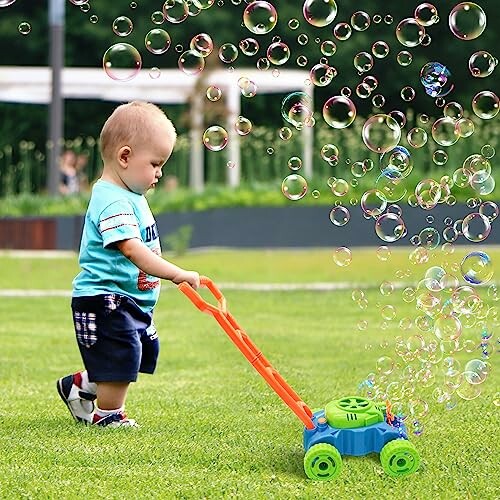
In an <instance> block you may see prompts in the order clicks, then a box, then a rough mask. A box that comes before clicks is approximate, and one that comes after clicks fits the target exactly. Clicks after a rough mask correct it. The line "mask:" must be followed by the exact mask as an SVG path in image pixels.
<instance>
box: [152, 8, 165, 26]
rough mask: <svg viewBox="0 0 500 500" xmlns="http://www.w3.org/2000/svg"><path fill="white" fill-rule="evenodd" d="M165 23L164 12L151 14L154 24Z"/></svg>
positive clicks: (156, 11)
mask: <svg viewBox="0 0 500 500" xmlns="http://www.w3.org/2000/svg"><path fill="white" fill-rule="evenodd" d="M164 21H165V16H164V15H163V12H162V11H161V10H155V11H154V12H153V13H152V14H151V22H152V23H153V24H163V22H164Z"/></svg>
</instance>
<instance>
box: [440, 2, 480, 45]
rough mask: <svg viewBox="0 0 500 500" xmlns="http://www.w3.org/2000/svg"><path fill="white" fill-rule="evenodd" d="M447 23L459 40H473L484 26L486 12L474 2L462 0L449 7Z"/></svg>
mask: <svg viewBox="0 0 500 500" xmlns="http://www.w3.org/2000/svg"><path fill="white" fill-rule="evenodd" d="M448 25H449V27H450V30H451V32H452V33H453V34H454V35H455V36H456V37H457V38H459V39H460V40H473V39H474V38H477V37H478V36H480V35H481V33H482V32H483V31H484V29H485V28H486V14H485V13H484V10H483V9H482V8H481V7H480V6H479V5H477V4H476V3H473V2H462V3H459V4H458V5H455V7H453V9H451V12H450V15H449V16H448Z"/></svg>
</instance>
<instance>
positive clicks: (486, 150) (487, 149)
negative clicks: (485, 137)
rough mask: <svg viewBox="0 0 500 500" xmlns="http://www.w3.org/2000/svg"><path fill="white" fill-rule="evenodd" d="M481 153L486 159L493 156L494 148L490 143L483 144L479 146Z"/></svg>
mask: <svg viewBox="0 0 500 500" xmlns="http://www.w3.org/2000/svg"><path fill="white" fill-rule="evenodd" d="M481 154H482V155H483V156H484V157H485V158H488V159H490V158H493V157H494V156H495V148H494V147H493V146H492V145H491V144H485V145H484V146H483V147H482V148H481Z"/></svg>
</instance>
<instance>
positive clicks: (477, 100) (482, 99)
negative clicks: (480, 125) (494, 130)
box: [472, 90, 499, 120]
mask: <svg viewBox="0 0 500 500" xmlns="http://www.w3.org/2000/svg"><path fill="white" fill-rule="evenodd" d="M498 110H499V100H498V96H497V95H496V94H495V93H494V92H491V91H489V90H483V91H482V92H479V93H477V94H476V95H475V96H474V99H472V111H474V113H475V115H476V116H479V118H482V119H483V120H491V118H494V117H495V116H496V115H497V114H498Z"/></svg>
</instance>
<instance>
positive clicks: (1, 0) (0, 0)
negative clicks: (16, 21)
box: [0, 0, 89, 8]
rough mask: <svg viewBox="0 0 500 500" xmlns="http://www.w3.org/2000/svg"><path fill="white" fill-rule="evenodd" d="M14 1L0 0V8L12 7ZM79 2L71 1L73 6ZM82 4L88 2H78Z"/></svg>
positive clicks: (86, 0)
mask: <svg viewBox="0 0 500 500" xmlns="http://www.w3.org/2000/svg"><path fill="white" fill-rule="evenodd" d="M15 1H16V0H0V8H2V7H8V6H9V5H12V4H13V3H14V2H15ZM78 1H79V0H71V3H74V4H75V5H80V4H78V3H75V2H78ZM80 1H81V2H82V3H85V2H88V1H89V0H80Z"/></svg>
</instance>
